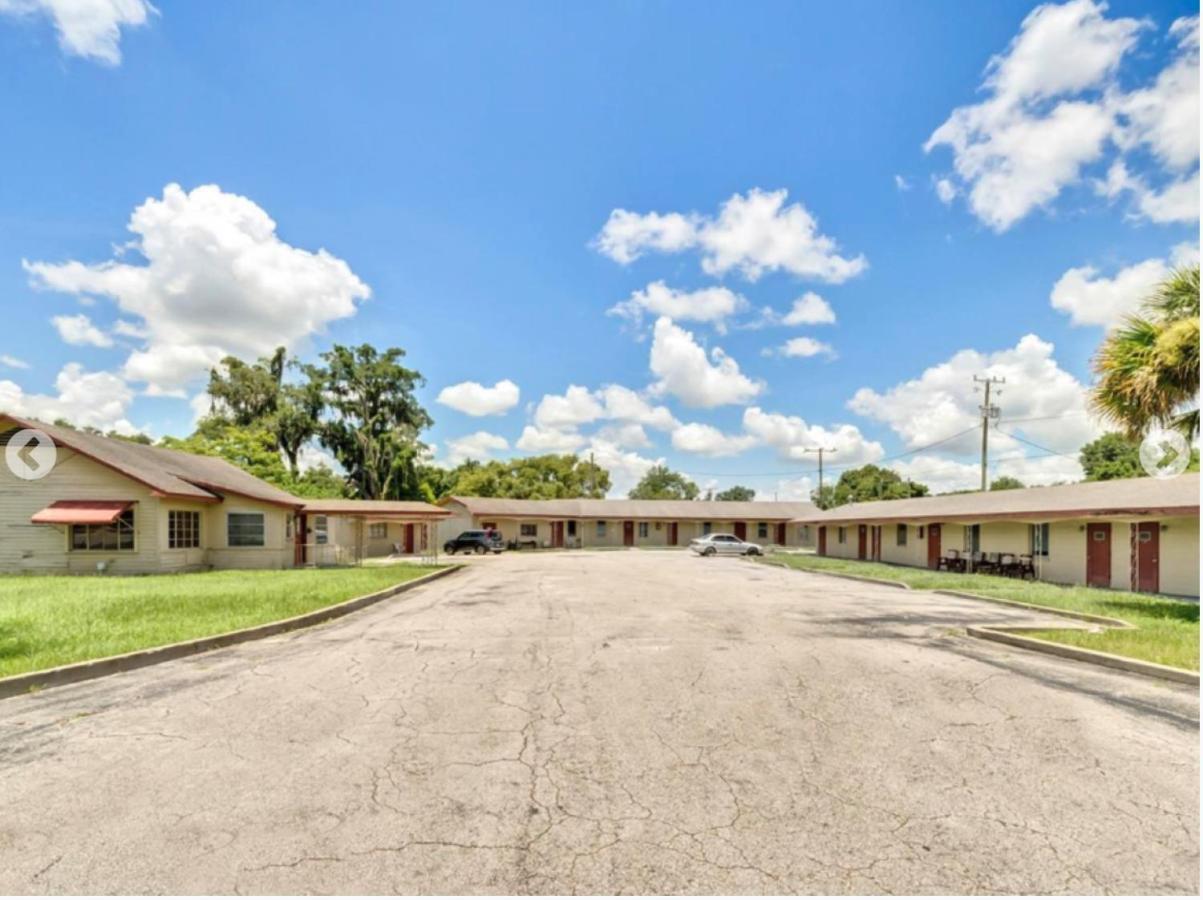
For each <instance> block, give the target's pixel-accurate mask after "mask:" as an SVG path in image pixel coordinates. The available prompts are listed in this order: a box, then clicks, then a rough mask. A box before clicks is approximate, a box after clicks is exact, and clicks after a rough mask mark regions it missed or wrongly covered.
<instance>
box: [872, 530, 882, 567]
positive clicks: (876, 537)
mask: <svg viewBox="0 0 1203 900" xmlns="http://www.w3.org/2000/svg"><path fill="white" fill-rule="evenodd" d="M870 534H871V537H872V538H873V544H872V547H873V552H872V554H871V555H870V556H871V558H872V559H873V560H874V561H877V560H880V559H881V526H880V525H874V526H873V530H872V532H871V533H870Z"/></svg>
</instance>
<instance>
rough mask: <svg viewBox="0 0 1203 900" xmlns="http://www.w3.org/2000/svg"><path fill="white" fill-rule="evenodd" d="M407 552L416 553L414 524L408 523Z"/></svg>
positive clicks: (406, 528)
mask: <svg viewBox="0 0 1203 900" xmlns="http://www.w3.org/2000/svg"><path fill="white" fill-rule="evenodd" d="M405 552H406V553H413V552H414V523H413V522H407V523H406V524H405Z"/></svg>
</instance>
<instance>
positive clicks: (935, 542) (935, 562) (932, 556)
mask: <svg viewBox="0 0 1203 900" xmlns="http://www.w3.org/2000/svg"><path fill="white" fill-rule="evenodd" d="M927 567H928V568H929V569H938V568H940V523H939V522H933V523H932V524H931V525H928V526H927Z"/></svg>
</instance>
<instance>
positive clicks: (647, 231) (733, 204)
mask: <svg viewBox="0 0 1203 900" xmlns="http://www.w3.org/2000/svg"><path fill="white" fill-rule="evenodd" d="M787 196H788V192H787V191H785V190H784V189H782V190H777V191H762V190H760V189H759V188H753V189H752V190H750V191H748V193H747V194H746V195H742V194H734V195H733V196H732V197H730V198H729V199H728V200H727V201H726V202H725V203H724V204H723V205H722V207H721V208H720V210H719V213H718V215H717V216H714V217H710V216H702V215H700V214H698V213H689V214H688V215H682V214H681V213H668V214H667V215H662V214H660V213H647V214H645V215H640V214H639V213H633V212H629V211H627V210H623V209H616V210H614V211H613V212H612V213H610V218H609V220H608V221H607V222H606V224H605V226H604V227H603V228H602V231H601V233H600V234H599V235H598V237H597V239H596V241H595V242H594V246H595V247H596V248H597V249H598V250H599V251H600V252H601V253H603V254H605V255H606V256H609V257H610V258H611V259H614V260H616V261H617V262H620V263H623V264H626V263H629V262H631V261H632V260H634V259H637V258H638V257H639V256H641V255H642V253H643V252H644V251H645V250H654V251H658V252H662V253H677V252H681V251H683V250H688V249H697V250H698V251H699V252H700V253H701V255H702V269H703V270H704V271H705V272H707V273H708V274H711V275H722V274H725V273H727V272H729V271H731V270H732V269H737V270H738V271H739V272H740V273H742V274H743V276H744V277H745V278H746V279H748V280H749V281H755V280H757V279H758V278H760V276H761V275H763V274H764V273H765V272H774V271H784V272H789V273H791V274H793V275H798V276H801V277H806V278H818V279H820V280H823V281H829V282H832V283H839V282H842V281H846V280H847V279H849V278H851V277H853V276H855V275H858V274H860V272H862V271H863V270H864V269H865V267H866V266H867V265H868V263H867V261H866V260H865V258H864V257H863V256H856V257H854V258H851V259H848V258H845V257H843V256H840V255H839V253H838V246H837V244H836V242H835V241H834V240H832V239H831V238H830V237H827V236H826V235H824V234H821V233H820V232H819V230H818V222H817V221H816V220H815V218H814V216H813V215H811V213H810V212H809V211H808V210H807V209H806V207H804V206H803V205H802V204H801V203H793V204H790V205H788V206H787V205H786V203H785V201H786V198H787Z"/></svg>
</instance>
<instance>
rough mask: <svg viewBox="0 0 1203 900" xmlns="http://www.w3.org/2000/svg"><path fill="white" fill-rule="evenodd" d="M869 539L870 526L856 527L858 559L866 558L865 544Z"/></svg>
mask: <svg viewBox="0 0 1203 900" xmlns="http://www.w3.org/2000/svg"><path fill="white" fill-rule="evenodd" d="M868 537H869V526H868V525H858V526H857V527H856V558H857V559H864V558H865V542H866V540H867V539H868Z"/></svg>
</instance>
